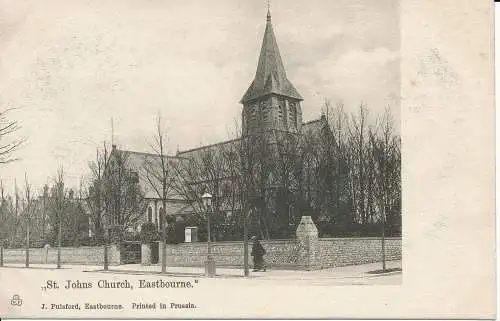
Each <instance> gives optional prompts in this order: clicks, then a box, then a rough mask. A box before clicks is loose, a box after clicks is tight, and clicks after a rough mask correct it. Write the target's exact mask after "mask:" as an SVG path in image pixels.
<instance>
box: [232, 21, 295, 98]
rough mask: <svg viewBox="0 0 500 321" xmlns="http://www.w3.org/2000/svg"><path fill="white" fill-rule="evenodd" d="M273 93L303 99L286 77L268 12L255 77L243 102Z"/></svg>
mask: <svg viewBox="0 0 500 321" xmlns="http://www.w3.org/2000/svg"><path fill="white" fill-rule="evenodd" d="M271 93H273V94H278V95H282V96H287V97H291V98H295V99H299V100H302V96H300V94H299V92H298V91H297V89H295V87H294V86H293V85H292V83H291V82H290V81H289V80H288V78H287V77H286V72H285V67H284V66H283V61H282V59H281V55H280V51H279V49H278V44H277V42H276V37H275V36H274V31H273V25H272V24H271V15H270V14H269V12H268V13H267V24H266V31H265V32H264V39H263V41H262V48H261V50H260V56H259V63H258V65H257V71H256V73H255V78H254V80H253V82H252V84H251V85H250V87H249V88H248V90H247V91H246V93H245V95H243V98H241V103H245V102H247V101H250V100H252V99H255V98H258V97H262V96H265V95H269V94H271Z"/></svg>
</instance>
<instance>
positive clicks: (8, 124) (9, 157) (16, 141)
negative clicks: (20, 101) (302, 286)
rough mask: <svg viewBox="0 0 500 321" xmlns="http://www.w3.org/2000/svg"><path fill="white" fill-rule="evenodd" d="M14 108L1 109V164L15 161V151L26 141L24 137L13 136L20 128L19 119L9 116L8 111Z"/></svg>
mask: <svg viewBox="0 0 500 321" xmlns="http://www.w3.org/2000/svg"><path fill="white" fill-rule="evenodd" d="M12 110H13V109H6V110H3V111H0V164H5V163H9V162H12V161H15V160H16V159H17V158H16V157H14V156H13V153H14V152H15V151H16V150H17V149H18V148H19V147H20V146H21V145H22V144H23V143H24V142H25V141H26V139H24V138H14V137H12V136H13V134H14V133H16V132H17V131H18V130H19V129H20V127H19V124H18V122H17V121H11V120H9V119H8V118H7V114H8V112H9V111H12Z"/></svg>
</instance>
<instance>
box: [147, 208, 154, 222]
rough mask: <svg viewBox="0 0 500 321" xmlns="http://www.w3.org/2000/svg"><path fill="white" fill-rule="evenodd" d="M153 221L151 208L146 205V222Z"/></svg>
mask: <svg viewBox="0 0 500 321" xmlns="http://www.w3.org/2000/svg"><path fill="white" fill-rule="evenodd" d="M152 221H153V209H152V208H151V206H149V207H148V223H151V222H152Z"/></svg>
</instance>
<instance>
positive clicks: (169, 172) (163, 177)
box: [141, 115, 175, 273]
mask: <svg viewBox="0 0 500 321" xmlns="http://www.w3.org/2000/svg"><path fill="white" fill-rule="evenodd" d="M150 146H151V149H152V150H153V152H154V154H155V156H156V157H147V158H146V159H145V160H144V164H143V169H142V173H141V174H142V176H144V177H145V178H146V180H147V182H148V183H149V186H150V187H151V188H152V189H153V190H154V191H155V193H156V195H157V196H158V198H160V199H161V202H162V211H160V231H161V241H162V251H161V271H162V273H165V272H166V269H167V247H166V244H167V230H166V227H167V226H166V223H167V220H166V219H167V218H166V215H165V214H166V208H167V197H168V195H169V193H170V191H171V190H172V189H173V185H174V183H175V172H174V170H173V168H172V166H171V164H169V159H168V157H167V135H166V133H165V131H164V129H163V128H162V124H161V116H160V115H158V117H157V119H156V133H155V136H154V138H153V143H152V144H151V145H150Z"/></svg>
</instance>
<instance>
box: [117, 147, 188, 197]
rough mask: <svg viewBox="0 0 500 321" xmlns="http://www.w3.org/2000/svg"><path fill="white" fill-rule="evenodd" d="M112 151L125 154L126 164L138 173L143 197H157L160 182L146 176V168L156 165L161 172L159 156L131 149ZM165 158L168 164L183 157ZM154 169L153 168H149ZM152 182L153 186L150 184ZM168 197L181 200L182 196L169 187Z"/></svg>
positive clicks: (181, 159)
mask: <svg viewBox="0 0 500 321" xmlns="http://www.w3.org/2000/svg"><path fill="white" fill-rule="evenodd" d="M113 152H118V153H121V154H122V155H124V156H125V158H124V159H125V162H126V166H127V167H128V168H129V169H130V170H133V171H134V172H136V173H137V174H138V176H139V177H138V178H139V185H140V186H141V189H142V190H143V192H144V197H145V198H148V199H157V198H159V196H158V194H157V192H156V190H161V182H159V181H158V180H155V179H151V180H149V179H148V178H147V172H146V168H149V167H148V166H151V167H157V170H158V171H160V172H161V165H160V164H161V158H160V156H159V155H157V154H151V153H142V152H136V151H131V150H121V149H114V150H113ZM165 160H167V161H168V164H170V165H171V164H175V163H176V162H182V161H184V160H185V158H182V157H178V156H170V155H165ZM151 170H154V168H151ZM152 184H154V185H155V186H152ZM167 198H168V199H176V200H182V199H183V196H182V195H179V194H178V193H177V192H176V191H175V190H174V189H170V191H169V192H168V195H167Z"/></svg>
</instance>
